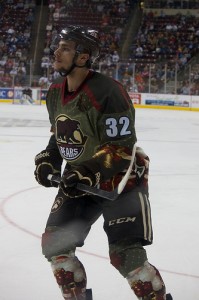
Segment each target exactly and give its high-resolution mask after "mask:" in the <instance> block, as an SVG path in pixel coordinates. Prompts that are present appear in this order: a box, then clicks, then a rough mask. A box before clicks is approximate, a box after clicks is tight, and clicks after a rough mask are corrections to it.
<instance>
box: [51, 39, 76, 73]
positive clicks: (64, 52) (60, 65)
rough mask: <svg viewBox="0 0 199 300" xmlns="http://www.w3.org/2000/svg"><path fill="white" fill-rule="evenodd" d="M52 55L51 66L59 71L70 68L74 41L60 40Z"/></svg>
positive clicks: (73, 52) (73, 53)
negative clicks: (53, 59)
mask: <svg viewBox="0 0 199 300" xmlns="http://www.w3.org/2000/svg"><path fill="white" fill-rule="evenodd" d="M54 56H55V61H54V64H53V67H54V69H55V70H56V71H58V72H61V71H66V70H68V69H70V67H71V65H72V63H73V58H74V56H75V42H73V41H64V40H61V41H60V42H59V45H58V48H57V49H56V50H55V52H54Z"/></svg>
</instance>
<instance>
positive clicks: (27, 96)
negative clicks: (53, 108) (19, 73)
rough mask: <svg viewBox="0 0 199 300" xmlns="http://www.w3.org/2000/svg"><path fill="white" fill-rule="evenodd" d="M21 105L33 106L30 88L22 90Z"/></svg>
mask: <svg viewBox="0 0 199 300" xmlns="http://www.w3.org/2000/svg"><path fill="white" fill-rule="evenodd" d="M20 103H21V104H28V105H30V104H34V100H33V98H32V90H31V89H30V88H25V89H23V90H22V96H21V99H20Z"/></svg>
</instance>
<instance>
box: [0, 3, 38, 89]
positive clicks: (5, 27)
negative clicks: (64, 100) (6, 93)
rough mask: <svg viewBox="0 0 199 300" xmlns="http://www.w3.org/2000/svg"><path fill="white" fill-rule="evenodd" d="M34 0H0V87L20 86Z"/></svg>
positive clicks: (32, 19) (22, 81)
mask: <svg viewBox="0 0 199 300" xmlns="http://www.w3.org/2000/svg"><path fill="white" fill-rule="evenodd" d="M35 5H36V4H35V1H34V0H23V1H22V0H21V1H20V0H7V1H3V0H1V1H0V14H1V19H0V36H1V39H0V86H1V87H7V86H8V87H10V86H12V85H19V86H23V85H24V84H25V82H26V75H27V59H28V56H29V51H30V44H31V28H32V25H33V21H34V9H35Z"/></svg>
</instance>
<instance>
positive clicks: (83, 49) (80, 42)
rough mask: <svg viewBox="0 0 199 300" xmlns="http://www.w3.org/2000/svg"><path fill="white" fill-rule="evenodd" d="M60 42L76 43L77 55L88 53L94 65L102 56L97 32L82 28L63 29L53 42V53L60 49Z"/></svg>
mask: <svg viewBox="0 0 199 300" xmlns="http://www.w3.org/2000/svg"><path fill="white" fill-rule="evenodd" d="M60 40H68V41H74V42H75V43H76V53H77V54H80V53H88V54H89V55H90V59H89V61H90V63H93V62H94V61H95V60H96V59H97V58H98V57H99V55H100V39H99V33H98V31H96V30H93V29H89V28H84V27H82V26H67V27H65V28H63V29H62V30H61V31H60V33H58V34H57V35H56V36H55V37H54V39H53V40H52V43H51V45H50V49H51V50H52V51H53V52H55V51H56V49H57V48H58V46H59V42H60Z"/></svg>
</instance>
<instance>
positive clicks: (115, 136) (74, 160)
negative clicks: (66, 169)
mask: <svg viewBox="0 0 199 300" xmlns="http://www.w3.org/2000/svg"><path fill="white" fill-rule="evenodd" d="M46 104H47V109H48V113H49V119H50V123H51V126H52V132H53V133H54V135H55V140H56V143H57V146H58V149H59V151H60V154H61V156H62V157H63V158H64V159H65V160H66V161H67V163H68V165H70V166H72V167H75V166H76V165H84V166H86V167H87V168H88V169H90V170H91V171H92V172H100V174H101V178H102V181H103V182H106V184H105V185H106V188H107V189H113V188H114V187H115V186H116V185H117V184H118V182H119V181H120V180H121V177H122V176H123V175H124V173H125V170H126V168H128V165H129V163H130V158H131V154H132V149H133V145H134V144H135V142H136V134H135V128H134V122H135V110H134V107H133V104H132V101H131V99H130V97H129V95H128V94H127V92H126V91H125V90H124V88H123V86H122V85H121V84H120V83H119V82H117V81H115V80H113V79H112V78H109V77H107V76H104V75H102V74H100V73H98V72H94V71H90V72H89V74H88V76H87V77H86V79H85V80H84V82H83V83H82V84H81V86H80V87H79V88H78V90H76V91H75V92H73V93H69V92H68V88H67V78H66V77H62V78H59V79H57V81H56V82H55V83H53V84H52V85H51V86H50V88H49V91H48V94H47V99H46ZM51 144H52V143H51Z"/></svg>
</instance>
